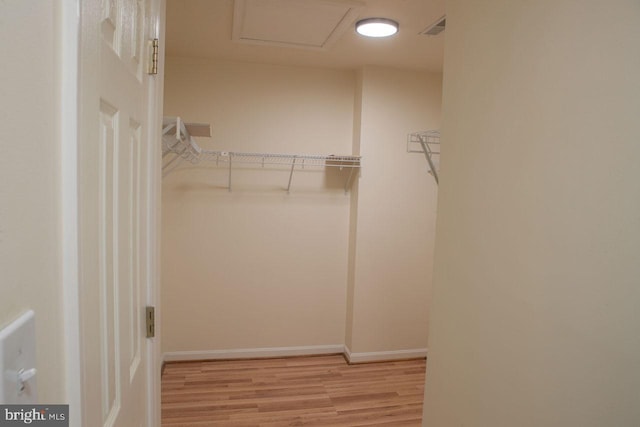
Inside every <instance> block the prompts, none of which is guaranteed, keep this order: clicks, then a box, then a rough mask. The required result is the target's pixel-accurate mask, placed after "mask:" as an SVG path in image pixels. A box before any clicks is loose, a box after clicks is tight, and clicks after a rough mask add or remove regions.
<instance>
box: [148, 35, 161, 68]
mask: <svg viewBox="0 0 640 427" xmlns="http://www.w3.org/2000/svg"><path fill="white" fill-rule="evenodd" d="M159 49H160V41H159V40H158V39H153V40H149V74H158V50H159Z"/></svg>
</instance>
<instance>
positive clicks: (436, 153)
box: [407, 130, 440, 184]
mask: <svg viewBox="0 0 640 427" xmlns="http://www.w3.org/2000/svg"><path fill="white" fill-rule="evenodd" d="M407 153H423V154H424V155H425V157H426V159H427V164H428V166H429V173H430V174H431V175H433V178H434V179H435V180H436V184H438V183H439V177H438V174H439V172H440V131H439V130H427V131H422V132H413V133H410V134H409V135H408V136H407Z"/></svg>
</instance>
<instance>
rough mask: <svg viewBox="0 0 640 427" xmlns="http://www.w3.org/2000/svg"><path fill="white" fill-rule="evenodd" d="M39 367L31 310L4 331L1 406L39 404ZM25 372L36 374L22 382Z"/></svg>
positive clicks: (0, 357) (0, 347) (0, 355)
mask: <svg viewBox="0 0 640 427" xmlns="http://www.w3.org/2000/svg"><path fill="white" fill-rule="evenodd" d="M35 367H36V325H35V313H34V312H33V310H29V311H27V312H26V313H24V314H22V315H21V316H20V317H18V318H17V319H16V320H14V321H13V322H11V323H10V324H9V325H8V326H7V327H5V328H4V329H2V330H0V374H1V375H2V378H0V380H1V381H2V382H1V387H0V404H31V403H38V402H37V387H36V378H37V375H35V373H36V371H35V370H34V369H35ZM32 369H33V370H34V371H31V370H32ZM21 372H22V373H24V372H30V373H33V374H34V375H29V378H28V379H26V380H25V381H20V380H19V374H20V373H21ZM25 378H26V376H25Z"/></svg>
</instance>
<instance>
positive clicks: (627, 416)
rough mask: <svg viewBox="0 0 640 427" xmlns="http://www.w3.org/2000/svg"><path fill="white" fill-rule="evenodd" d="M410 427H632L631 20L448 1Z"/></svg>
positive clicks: (594, 4)
mask: <svg viewBox="0 0 640 427" xmlns="http://www.w3.org/2000/svg"><path fill="white" fill-rule="evenodd" d="M447 9H448V10H447V32H446V53H445V58H446V59H445V80H444V94H445V95H444V126H443V131H444V133H443V140H444V148H443V152H444V155H443V160H442V175H441V186H440V195H439V209H438V227H437V234H438V237H437V242H436V263H435V265H436V268H435V280H434V283H435V284H434V297H433V298H434V304H433V309H432V318H431V328H430V336H429V349H430V352H429V361H428V366H427V390H426V400H425V401H426V405H425V419H424V425H425V426H437V427H447V426H461V425H465V426H468V427H473V426H478V427H480V426H482V427H485V426H492V427H501V426H505V427H506V426H508V427H510V426H520V427H527V426H536V427H537V426H549V427H553V426H558V427H560V426H562V427H564V426H580V427H588V426H594V427H596V426H605V425H606V426H620V427H627V426H628V427H631V426H638V425H640V405H639V402H640V395H639V394H638V393H639V392H638V390H640V357H638V354H640V317H639V313H640V311H639V310H638V307H639V306H640V286H639V283H640V282H639V280H640V262H639V254H640V197H639V196H640V168H639V167H638V164H637V162H638V159H640V141H639V135H640V120H638V117H640V83H639V82H640V80H639V79H638V76H640V55H638V48H639V41H640V26H638V23H639V22H640V3H638V2H637V1H635V0H616V1H610V2H606V3H605V2H601V1H593V0H590V1H568V0H561V1H558V0H545V1H538V0H536V1H526V2H513V1H498V0H492V1H488V2H482V3H479V2H474V1H468V0H450V1H449V2H448V4H447Z"/></svg>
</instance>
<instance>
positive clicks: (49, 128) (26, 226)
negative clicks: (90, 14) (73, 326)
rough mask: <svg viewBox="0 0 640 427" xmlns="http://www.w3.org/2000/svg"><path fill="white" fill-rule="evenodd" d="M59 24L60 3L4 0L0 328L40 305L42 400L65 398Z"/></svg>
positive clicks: (0, 10) (0, 16) (0, 14)
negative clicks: (61, 244) (61, 265)
mask: <svg viewBox="0 0 640 427" xmlns="http://www.w3.org/2000/svg"><path fill="white" fill-rule="evenodd" d="M58 25H59V9H58V8H57V7H56V4H55V2H42V1H38V0H8V1H3V2H0V40H2V42H1V43H0V57H2V66H0V82H2V84H0V123H2V132H1V133H0V141H1V142H0V145H1V146H2V147H3V154H2V156H0V174H1V178H0V277H1V279H0V327H4V326H6V325H7V324H8V323H9V322H11V321H12V320H13V319H15V318H16V317H18V316H19V315H20V314H21V313H23V312H24V311H25V310H27V309H33V310H34V311H35V313H36V340H37V344H36V347H37V349H36V351H37V369H38V376H37V382H38V395H39V399H38V400H39V401H40V402H43V403H65V402H66V396H65V371H64V347H63V343H64V340H63V335H62V331H63V316H62V285H61V270H60V262H61V247H60V238H61V230H60V222H61V215H60V191H61V190H60V177H59V175H60V166H59V161H60V159H59V156H60V150H59V146H60V140H59V137H58V132H59V129H58V122H59V117H58V105H59V102H60V93H59V78H60V76H59V73H58V71H57V70H58V67H59V53H58V52H59V51H58V44H57V43H58V41H59V39H58V34H59V27H57V26H58ZM36 52H37V54H35V53H36Z"/></svg>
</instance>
